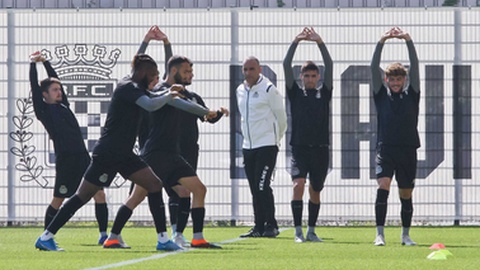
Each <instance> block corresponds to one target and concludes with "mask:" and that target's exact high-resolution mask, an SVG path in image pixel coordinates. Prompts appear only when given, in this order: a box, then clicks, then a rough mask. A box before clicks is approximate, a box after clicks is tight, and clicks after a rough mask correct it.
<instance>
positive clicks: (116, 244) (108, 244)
mask: <svg viewBox="0 0 480 270" xmlns="http://www.w3.org/2000/svg"><path fill="white" fill-rule="evenodd" d="M120 240H121V239H107V240H105V242H103V248H124V249H129V248H130V247H129V246H128V245H127V244H125V242H123V241H120Z"/></svg>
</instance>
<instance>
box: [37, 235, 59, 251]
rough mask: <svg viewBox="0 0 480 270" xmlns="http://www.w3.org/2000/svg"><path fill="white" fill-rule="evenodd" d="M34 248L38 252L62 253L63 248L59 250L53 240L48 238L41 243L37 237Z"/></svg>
mask: <svg viewBox="0 0 480 270" xmlns="http://www.w3.org/2000/svg"><path fill="white" fill-rule="evenodd" d="M35 247H36V248H38V249H39V250H45V251H64V249H63V248H59V247H58V246H57V243H56V242H55V240H53V238H50V239H49V240H46V241H42V239H40V237H38V239H37V242H35Z"/></svg>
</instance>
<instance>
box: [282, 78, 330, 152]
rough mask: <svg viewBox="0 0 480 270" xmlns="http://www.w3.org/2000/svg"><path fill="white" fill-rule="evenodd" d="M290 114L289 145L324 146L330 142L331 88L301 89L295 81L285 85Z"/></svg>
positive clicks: (323, 86)
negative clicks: (290, 130)
mask: <svg viewBox="0 0 480 270" xmlns="http://www.w3.org/2000/svg"><path fill="white" fill-rule="evenodd" d="M287 96H288V98H289V100H290V111H291V116H292V137H291V140H290V145H302V146H326V145H329V144H330V139H329V136H330V132H329V125H330V124H329V123H330V100H331V99H332V89H326V87H325V85H322V87H321V88H320V89H319V90H317V89H307V90H305V91H304V90H303V89H301V88H300V87H299V86H298V84H297V83H294V84H293V86H292V88H288V87H287Z"/></svg>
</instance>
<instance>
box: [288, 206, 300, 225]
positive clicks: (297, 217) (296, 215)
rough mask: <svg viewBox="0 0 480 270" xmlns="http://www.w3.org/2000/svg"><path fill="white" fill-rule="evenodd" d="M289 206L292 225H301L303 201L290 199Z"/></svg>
mask: <svg viewBox="0 0 480 270" xmlns="http://www.w3.org/2000/svg"><path fill="white" fill-rule="evenodd" d="M290 206H291V208H292V214H293V225H295V226H302V213H303V201H302V200H292V201H291V202H290Z"/></svg>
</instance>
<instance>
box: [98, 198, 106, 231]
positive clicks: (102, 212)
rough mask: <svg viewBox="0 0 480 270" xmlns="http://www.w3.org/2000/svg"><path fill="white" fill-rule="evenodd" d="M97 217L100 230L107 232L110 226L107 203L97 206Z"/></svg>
mask: <svg viewBox="0 0 480 270" xmlns="http://www.w3.org/2000/svg"><path fill="white" fill-rule="evenodd" d="M95 217H96V218H97V222H98V230H99V231H100V232H106V231H107V226H108V208H107V204H106V203H96V204H95Z"/></svg>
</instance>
